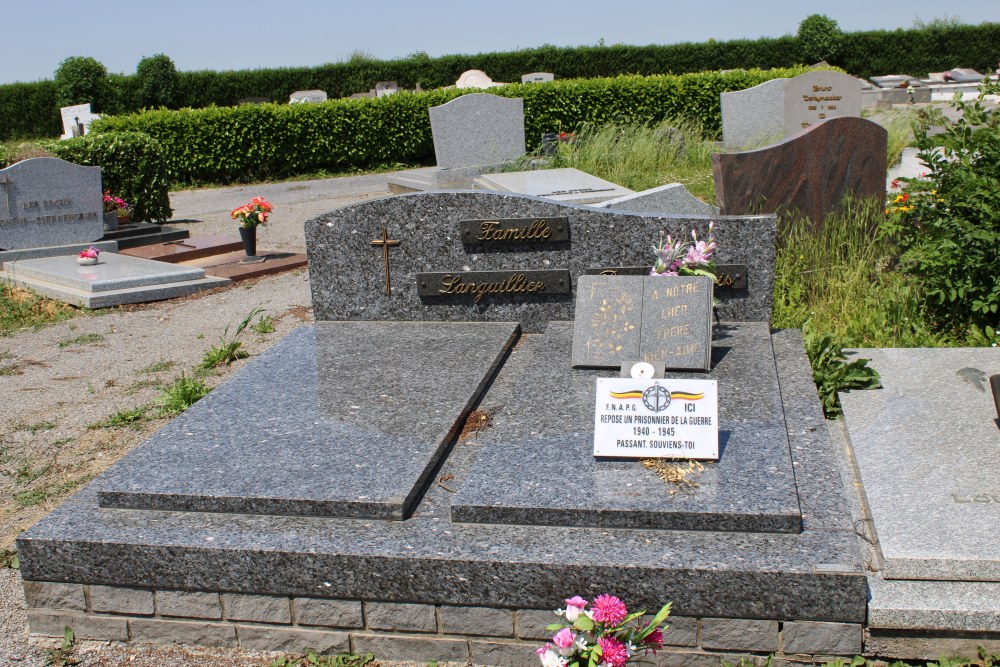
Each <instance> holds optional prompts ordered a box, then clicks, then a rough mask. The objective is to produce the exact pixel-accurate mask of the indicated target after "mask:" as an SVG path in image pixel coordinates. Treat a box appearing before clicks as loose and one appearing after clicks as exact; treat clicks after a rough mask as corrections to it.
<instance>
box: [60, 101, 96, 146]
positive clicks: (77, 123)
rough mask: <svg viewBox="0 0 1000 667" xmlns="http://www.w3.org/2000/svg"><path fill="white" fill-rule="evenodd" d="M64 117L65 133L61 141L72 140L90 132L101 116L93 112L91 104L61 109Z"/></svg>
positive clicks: (61, 114)
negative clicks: (92, 125) (91, 126)
mask: <svg viewBox="0 0 1000 667" xmlns="http://www.w3.org/2000/svg"><path fill="white" fill-rule="evenodd" d="M59 115H60V116H61V117H62V125H63V133H62V136H61V137H59V138H60V139H72V138H73V137H80V136H83V135H85V134H87V133H88V132H90V125H91V123H93V122H94V121H95V120H97V119H98V118H100V115H98V114H96V113H93V112H91V110H90V102H87V103H86V104H75V105H73V106H69V107H62V108H61V109H59Z"/></svg>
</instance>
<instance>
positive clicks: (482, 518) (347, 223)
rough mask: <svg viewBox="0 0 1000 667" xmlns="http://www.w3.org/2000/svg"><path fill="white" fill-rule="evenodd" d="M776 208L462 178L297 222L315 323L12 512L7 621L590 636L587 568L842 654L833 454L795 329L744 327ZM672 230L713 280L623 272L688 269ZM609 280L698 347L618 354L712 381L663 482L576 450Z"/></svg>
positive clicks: (223, 639)
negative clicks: (693, 453) (552, 195)
mask: <svg viewBox="0 0 1000 667" xmlns="http://www.w3.org/2000/svg"><path fill="white" fill-rule="evenodd" d="M713 220H714V224H712V226H711V228H710V224H711V223H713ZM775 224H776V222H775V218H774V217H773V216H766V215H765V216H731V217H726V216H722V217H715V218H708V217H704V216H662V215H651V214H633V213H626V212H622V211H615V210H602V209H596V208H592V207H585V206H574V205H566V204H560V203H556V202H552V201H545V200H541V199H538V198H532V197H523V196H517V195H511V194H499V193H485V192H451V193H420V194H412V195H403V196H398V197H388V198H385V199H380V200H375V201H370V202H366V203H363V204H358V205H356V206H352V207H348V208H344V209H340V210H337V211H333V212H331V213H328V214H326V215H323V216H320V217H318V218H316V219H313V220H311V221H309V222H307V223H306V238H307V246H308V250H309V264H310V280H311V286H312V298H313V308H314V312H315V317H316V323H315V325H310V326H302V327H299V328H298V329H296V330H295V331H294V332H292V333H291V334H289V335H288V336H287V337H286V338H285V339H284V340H282V341H281V342H279V343H278V344H276V345H275V346H274V347H273V348H271V349H270V350H269V351H268V352H266V353H264V354H263V355H261V356H260V357H259V358H258V359H256V360H254V361H253V362H252V363H250V364H248V365H247V366H246V367H245V368H244V369H243V370H241V371H240V372H239V373H237V374H236V375H235V376H234V377H233V378H231V379H230V380H229V381H227V382H226V383H224V384H223V385H222V386H220V387H219V388H218V389H216V390H215V391H213V392H212V393H211V394H210V395H209V396H208V397H206V398H205V399H203V400H202V401H200V402H199V403H198V404H197V405H195V406H194V407H192V408H191V409H190V410H188V411H187V412H185V413H184V414H183V415H181V416H180V417H178V418H177V419H175V420H174V421H173V422H171V423H170V424H168V425H167V426H166V427H164V428H163V429H162V430H161V431H159V432H158V433H157V434H155V435H154V436H153V437H152V438H151V439H150V440H149V441H147V442H146V443H144V444H143V445H141V446H139V447H138V448H136V449H135V450H134V451H133V452H132V453H130V454H129V455H128V456H126V457H125V458H124V459H123V460H122V461H120V462H119V463H118V464H116V465H115V466H113V467H112V468H111V469H109V470H108V472H107V473H105V474H104V475H102V476H101V477H100V478H98V479H97V480H95V481H94V482H92V483H91V484H90V485H89V486H88V487H87V488H86V489H84V490H82V491H81V492H80V493H78V494H77V495H75V496H74V497H73V498H72V499H70V500H69V501H67V502H66V503H64V504H63V505H62V506H61V507H59V508H58V509H56V510H55V512H53V514H52V515H50V516H49V517H48V518H46V519H44V520H42V521H41V522H39V523H38V524H37V525H36V526H34V527H33V528H31V529H30V530H28V531H27V532H26V533H24V534H23V535H22V536H21V537H20V539H19V540H18V549H19V552H20V555H21V563H22V574H23V577H24V579H25V582H26V584H25V586H26V591H27V593H28V605H29V617H30V619H31V627H32V631H33V632H35V633H38V634H50V633H56V634H61V632H62V627H63V626H64V625H65V624H68V625H72V626H73V627H74V629H75V630H76V629H77V628H86V632H85V634H87V635H90V636H93V637H95V638H104V639H126V638H127V639H133V640H151V641H181V642H188V643H211V644H223V645H233V646H236V645H238V646H244V647H253V648H275V647H278V646H280V647H282V648H285V649H286V650H304V649H305V648H306V647H308V646H313V647H317V646H320V645H321V646H323V647H324V648H326V649H329V650H347V649H350V650H352V651H354V652H360V653H363V652H366V651H372V652H374V653H375V654H376V655H378V656H379V657H380V658H383V659H400V658H406V659H412V660H426V659H428V658H429V657H431V656H433V657H434V658H435V659H437V660H449V661H458V662H468V661H471V662H473V663H476V664H538V660H539V657H541V658H542V660H543V662H544V660H545V659H546V656H547V653H546V651H551V652H552V653H553V656H555V658H553V657H552V656H548V659H549V660H550V661H552V660H556V658H558V657H560V656H561V657H563V658H565V657H567V656H566V655H565V654H564V653H562V651H571V652H572V651H577V650H579V651H584V650H586V649H584V648H583V647H578V649H577V648H573V646H574V642H576V641H578V640H579V638H580V636H581V634H586V633H587V632H590V633H591V635H593V636H592V637H591V639H590V640H589V641H590V644H588V646H591V647H592V646H593V645H594V643H595V642H597V641H598V639H599V637H598V636H597V635H596V634H594V633H593V628H591V629H590V630H587V629H586V628H582V627H579V623H583V624H586V621H580V618H579V617H577V618H575V619H573V621H570V619H569V614H570V613H572V612H570V611H569V607H567V604H568V602H567V601H570V600H574V599H575V598H576V596H579V599H581V600H585V601H587V603H588V604H589V605H591V606H588V607H587V610H588V611H590V612H591V613H594V611H595V606H594V605H597V606H598V607H600V608H601V609H604V606H603V605H605V604H610V603H608V602H607V600H608V598H599V597H598V596H601V595H606V596H610V597H614V598H616V599H617V600H618V601H619V603H621V604H622V605H623V608H624V605H625V604H627V606H628V611H629V612H632V611H636V610H640V609H646V610H648V611H649V613H650V614H654V613H655V612H656V611H657V610H659V609H660V608H661V607H662V606H663V604H664V603H666V602H667V601H670V602H672V605H673V606H672V612H671V617H670V618H669V619H668V620H667V623H668V624H671V625H672V627H671V628H670V629H667V630H666V631H664V633H663V637H662V640H663V644H664V645H665V646H666V648H665V649H664V650H665V651H668V652H669V653H671V654H673V653H679V654H683V655H682V656H680V657H674V658H671V659H674V660H676V659H683V660H689V659H711V660H717V659H718V658H719V657H722V656H726V657H728V658H730V659H732V658H733V656H735V655H739V654H748V655H760V656H763V655H766V654H769V653H778V654H779V655H781V656H791V655H810V656H814V655H852V654H854V653H857V652H859V651H860V650H861V641H862V624H863V623H864V620H865V614H866V583H865V576H864V572H863V569H862V567H863V564H862V561H861V558H860V554H859V550H858V548H857V544H856V542H855V535H854V530H853V526H852V522H851V517H850V512H849V510H848V504H847V500H846V497H845V494H844V491H843V487H842V485H841V482H840V473H839V469H838V464H837V453H836V452H835V451H834V448H833V446H832V444H831V442H830V439H829V436H828V435H827V432H826V430H825V428H824V426H823V415H822V412H821V410H820V407H819V404H818V400H817V398H816V394H815V390H814V386H813V383H812V377H811V372H810V368H809V364H808V362H807V360H806V357H805V353H804V351H803V348H802V342H801V338H800V335H799V333H798V332H794V331H777V332H775V331H772V330H771V328H770V315H771V291H772V286H773V273H774V258H775ZM692 230H693V231H694V236H692ZM675 239H684V244H683V246H684V247H683V248H682V247H681V246H678V247H676V248H674V245H673V244H674V240H675ZM699 243H701V245H700V246H699V245H698V244H699ZM710 246H711V247H710ZM654 250H655V252H654ZM691 250H693V254H692V253H691ZM699 253H701V259H704V260H707V261H706V262H705V263H701V262H700V261H694V260H697V259H699V258H698V257H696V255H698V254H699ZM675 255H678V256H679V255H683V259H688V258H689V255H690V259H691V260H692V263H691V264H690V265H689V268H690V267H694V268H695V269H698V270H701V268H699V267H705V266H707V264H708V261H710V262H711V263H714V268H715V269H716V270H717V272H718V274H719V275H720V276H723V277H724V278H723V280H721V281H720V283H719V284H717V285H716V287H715V288H714V289H713V290H712V295H711V296H709V295H708V293H707V292H698V291H697V289H696V290H694V291H692V292H691V293H690V294H688V293H687V291H686V290H687V288H683V289H682V290H681V291H680V292H678V295H679V296H680V297H683V298H684V299H686V300H681V301H678V302H677V303H671V304H666V305H664V303H661V301H659V297H657V299H653V298H652V297H650V299H649V300H648V301H647V300H646V299H645V295H646V293H647V292H646V289H647V288H651V289H654V290H655V289H657V288H659V287H661V286H662V289H664V290H672V289H673V287H674V286H676V285H680V284H681V282H680V281H685V280H686V281H690V280H705V281H707V280H708V279H707V278H690V277H689V278H674V277H672V276H668V275H663V274H665V273H670V272H673V271H675V270H676V272H677V273H680V272H681V271H680V269H681V267H680V266H676V267H675V266H674V260H675V259H676V257H675ZM660 264H662V265H663V266H662V267H661V268H662V270H661V271H657V270H656V268H655V267H656V266H659V265H660ZM651 272H652V273H654V274H655V275H650V273H651ZM615 274H617V275H619V276H623V278H622V280H621V285H618V284H617V283H614V280H615V278H614V275H615ZM628 274H640V275H638V276H631V277H630V276H628ZM595 279H597V280H595ZM636 281H638V284H639V289H638V291H634V292H631V293H633V294H635V295H637V297H636V298H639V299H641V301H642V303H641V304H640V305H641V308H640V309H639V311H636V312H643V313H644V312H645V308H646V307H647V306H648V307H650V308H658V309H660V310H659V312H656V313H650V316H649V318H648V319H647V320H646V321H643V318H644V317H645V315H643V316H641V317H639V319H637V320H636V322H637V323H638V324H639V326H638V327H637V329H638V331H639V333H640V334H642V332H643V331H646V332H647V333H648V332H652V335H653V336H654V337H655V336H657V335H658V332H662V331H664V329H665V328H666V330H667V331H671V327H676V328H674V329H672V331H673V335H674V336H676V337H677V339H678V342H682V341H686V342H688V343H692V344H693V343H698V344H699V345H701V348H700V352H699V354H700V355H701V356H700V357H699V364H700V365H699V364H688V363H687V362H685V364H684V365H680V364H674V363H671V361H670V360H669V359H666V358H663V359H658V358H657V357H659V356H669V355H661V353H660V352H657V351H656V349H657V348H656V347H655V346H654V347H653V348H648V349H647V348H645V347H644V346H643V345H642V342H641V340H639V341H637V343H636V348H635V349H636V352H635V353H634V354H632V353H629V354H628V355H626V356H627V357H633V356H635V355H638V356H640V357H641V356H643V353H642V351H643V350H646V351H647V352H648V353H649V354H651V355H652V356H651V358H652V359H653V360H654V361H657V362H658V363H659V364H661V365H662V366H665V367H666V370H665V372H664V373H662V375H663V377H662V382H664V383H666V384H667V385H677V389H678V396H680V395H682V394H683V391H680V390H683V389H684V388H685V387H686V386H687V385H688V384H691V383H693V382H712V383H714V384H715V386H717V392H718V411H717V418H716V422H715V424H714V426H715V427H717V428H716V431H715V432H716V433H717V444H718V452H717V458H715V460H711V461H708V462H703V463H699V464H697V466H694V464H692V467H691V468H690V470H689V474H688V475H687V477H686V478H684V479H682V480H675V481H665V479H664V477H663V475H662V473H663V466H660V465H659V464H658V463H656V461H660V462H661V463H662V462H664V460H663V459H656V460H654V463H652V464H650V463H648V460H647V461H643V460H639V459H636V458H628V457H622V458H609V457H606V456H595V455H594V452H595V391H597V389H596V388H597V387H598V386H599V383H600V382H603V381H605V380H607V379H609V378H618V377H619V375H620V374H621V366H623V365H627V364H628V363H629V362H631V361H639V359H628V358H615V359H612V360H604V361H603V362H602V363H598V364H593V363H584V364H575V363H574V338H575V335H577V334H578V332H580V331H583V332H588V331H589V332H590V333H594V332H595V331H598V330H599V327H600V326H601V324H600V323H599V322H595V318H594V314H595V313H596V312H597V310H598V307H599V306H600V304H597V307H594V304H593V303H592V302H589V301H588V300H587V298H589V297H587V298H585V296H586V295H584V294H583V292H582V290H583V289H584V288H582V287H581V285H583V286H588V285H590V284H592V283H593V284H603V283H608V284H609V285H611V286H610V287H609V289H619V288H621V289H622V290H624V291H626V292H627V291H628V290H633V289H634V288H633V287H632V284H633V283H635V282H636ZM654 281H662V282H660V283H655V282H654ZM643 283H645V285H643ZM684 284H686V283H684ZM650 286H651V287H650ZM663 296H665V297H670V298H674V296H675V295H673V294H672V293H671V294H667V293H666V292H664V295H663ZM712 297H714V300H715V304H714V306H713V304H712ZM682 305H683V306H686V308H685V309H681V308H680V306H682ZM671 308H676V310H670V309H671ZM664 310H667V311H668V312H664ZM584 311H586V313H585V312H584ZM671 313H672V314H671ZM682 316H683V317H687V318H689V319H685V320H683V321H680V322H679V323H678V322H671V321H670V320H671V318H672V317H682ZM709 317H711V320H709ZM694 318H697V326H695V319H694ZM620 323H621V322H620V321H619V322H618V324H620ZM685 324H686V325H687V328H686V329H684V328H683V327H684V325H685ZM616 326H617V324H616ZM595 327H597V328H595ZM644 327H645V328H644ZM630 331H631V330H630ZM659 335H662V334H659ZM696 356H697V355H696ZM595 366H596V367H595ZM679 366H680V367H682V368H683V369H682V370H679V368H678V367H679ZM626 393H627V394H629V395H631V394H630V393H629V392H626ZM689 398H691V397H689ZM677 400H678V401H681V400H682V399H680V398H678V399H677ZM691 400H694V399H693V398H691ZM699 409H700V408H699ZM598 599H600V600H603V601H602V602H601V603H600V604H599V605H598V603H597V600H598ZM569 606H573V604H569ZM556 608H564V609H563V612H562V615H561V616H558V615H555V614H553V613H552V610H553V609H556ZM608 609H611V607H608ZM602 613H603V612H602ZM616 613H617V612H616ZM586 618H591V617H590V616H587V617H586ZM560 619H562V620H560ZM563 621H566V622H568V623H569V625H568V627H567V628H566V629H567V630H568V632H567V633H562V634H559V633H560V632H561V630H560V628H559V627H556V629H555V630H552V629H548V626H549V625H550V624H553V623H562V622H563ZM607 623H610V621H608V622H606V623H605V624H606V625H607ZM629 623H631V621H630V622H629ZM616 627H617V626H616ZM643 627H644V628H645V629H644V630H642V631H637V632H639V633H640V634H636V635H634V636H632V639H631V640H626V639H623V638H624V637H625V634H624V633H625V630H621V632H619V631H618V630H614V631H613V632H611V633H610V634H608V635H607V637H606V641H605V644H607V648H606V650H607V651H608V655H609V656H610V655H615V656H616V657H615V660H616V661H617V660H619V659H620V658H621V657H622V656H619V655H618V653H619V649H621V650H622V651H624V652H625V653H624V654H623V655H624V657H625V658H628V657H630V651H632V649H629V648H628V645H629V642H630V641H631V642H632V643H635V642H636V641H638V642H639V643H640V644H641V643H642V642H643V640H644V638H648V637H650V636H653V635H652V632H653V630H652V629H651V628H649V627H648V626H643ZM604 629H608V628H604ZM604 629H601V630H600V631H599V632H603V631H604ZM56 630H58V632H56ZM646 630H649V634H646V635H644V636H641V633H642V632H645V631H646ZM77 636H78V637H81V631H79V630H77ZM602 636H604V635H602ZM84 638H86V637H84ZM584 640H585V641H586V640H587V638H586V637H584ZM611 640H614V642H618V644H621V646H620V647H619V646H618V644H615V643H614V642H612V641H611ZM652 641H653V642H654V643H658V640H657V639H656V638H655V637H654V639H653V640H652ZM546 643H548V644H550V646H549V647H548V648H547V649H546V648H544V645H545V644H546ZM561 644H566V645H565V646H563V645H561ZM540 646H542V647H543V650H542V651H541V652H540V653H539V655H536V654H535V651H536V649H538V648H539V647H540ZM556 649H558V650H556ZM633 653H634V652H633ZM668 661H669V660H668ZM553 664H554V663H553Z"/></svg>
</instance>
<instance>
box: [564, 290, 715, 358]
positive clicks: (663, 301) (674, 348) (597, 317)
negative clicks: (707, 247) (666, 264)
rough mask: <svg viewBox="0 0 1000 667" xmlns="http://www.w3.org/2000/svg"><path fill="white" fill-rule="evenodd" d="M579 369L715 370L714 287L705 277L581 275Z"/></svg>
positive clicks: (576, 350) (577, 334)
mask: <svg viewBox="0 0 1000 667" xmlns="http://www.w3.org/2000/svg"><path fill="white" fill-rule="evenodd" d="M575 322H576V328H575V330H574V335H573V366H574V367H590V368H620V367H621V366H622V364H625V363H628V362H631V361H646V362H650V363H653V362H664V363H665V365H666V368H667V370H677V369H681V370H702V371H707V370H708V369H709V364H710V360H711V359H710V358H711V339H712V283H711V280H709V279H708V278H702V277H681V276H677V277H669V276H600V275H598V276H580V279H579V282H578V283H577V293H576V315H575Z"/></svg>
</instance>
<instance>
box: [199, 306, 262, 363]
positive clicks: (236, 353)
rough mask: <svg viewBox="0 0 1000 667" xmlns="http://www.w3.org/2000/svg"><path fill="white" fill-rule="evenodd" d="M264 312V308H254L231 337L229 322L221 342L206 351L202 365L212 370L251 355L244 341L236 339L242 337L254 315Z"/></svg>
mask: <svg viewBox="0 0 1000 667" xmlns="http://www.w3.org/2000/svg"><path fill="white" fill-rule="evenodd" d="M262 312H264V309H263V308H254V309H253V310H251V311H250V313H249V314H248V315H247V316H246V317H244V318H243V320H242V321H241V322H240V323H239V324H237V325H236V330H235V331H234V332H233V337H232V338H229V327H230V326H232V323H230V324H227V325H226V328H225V329H224V330H223V332H222V335H221V336H220V337H219V344H218V345H213V346H212V347H210V348H209V349H208V351H207V352H205V356H204V357H202V360H201V367H202V369H204V370H210V369H212V368H217V367H219V366H223V365H225V366H228V365H230V364H231V363H233V362H234V361H236V360H238V359H245V358H246V357H248V356H250V355H249V354H248V353H247V352H246V351H245V350H243V349H242V347H243V343H241V342H240V341H238V340H236V339H237V338H239V337H240V334H241V333H243V331H244V330H245V329H246V328H247V326H249V325H250V322H251V321H252V320H253V318H254V317H256V316H257V315H260V314H261V313H262Z"/></svg>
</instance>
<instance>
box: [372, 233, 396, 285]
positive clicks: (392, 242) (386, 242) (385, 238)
mask: <svg viewBox="0 0 1000 667" xmlns="http://www.w3.org/2000/svg"><path fill="white" fill-rule="evenodd" d="M371 244H372V245H373V246H382V256H383V257H384V258H385V293H386V294H387V295H392V285H391V284H390V282H389V246H397V245H399V241H398V240H396V239H390V238H389V229H388V228H387V227H383V228H382V238H380V239H375V240H374V241H372V242H371Z"/></svg>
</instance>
